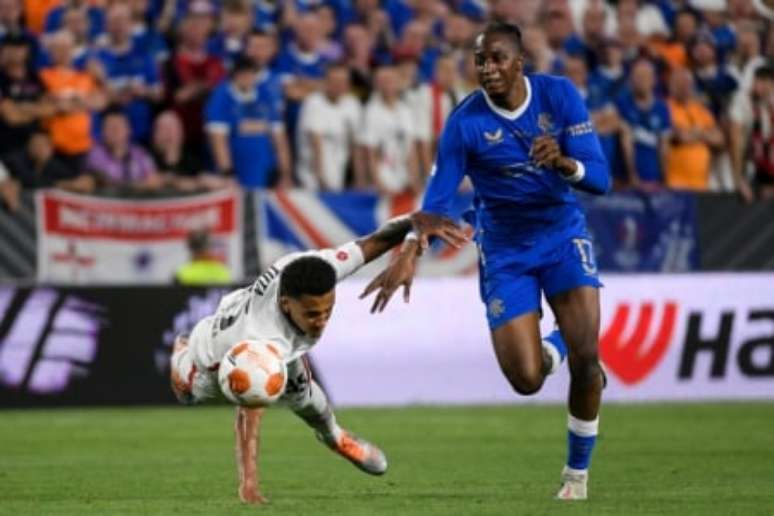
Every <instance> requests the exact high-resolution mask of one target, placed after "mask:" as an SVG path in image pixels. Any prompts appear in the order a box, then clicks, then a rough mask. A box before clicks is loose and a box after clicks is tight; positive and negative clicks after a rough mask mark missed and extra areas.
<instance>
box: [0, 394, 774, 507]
mask: <svg viewBox="0 0 774 516" xmlns="http://www.w3.org/2000/svg"><path fill="white" fill-rule="evenodd" d="M232 416H233V409H231V408H229V407H209V408H191V409H187V408H148V409H146V408H125V409H93V410H73V409H63V410H34V411H2V412H0V514H13V515H17V516H18V515H21V514H57V515H60V514H73V515H86V514H208V515H212V514H252V513H255V512H256V511H260V512H261V513H263V514H313V515H318V514H337V515H339V514H357V515H369V516H371V515H375V514H399V515H404V514H422V515H433V514H438V515H450V514H461V515H473V514H475V515H478V514H551V515H562V514H593V515H603V514H610V515H616V516H620V515H637V514H659V515H663V514H675V515H678V514H679V515H689V514H697V515H707V514H723V515H732V514H739V515H745V516H747V515H757V514H774V404H765V403H760V404H711V405H710V404H701V405H698V404H686V405H639V406H620V405H611V406H607V407H605V408H604V412H603V415H602V420H601V421H602V424H601V432H602V433H601V435H600V438H599V440H598V444H597V452H596V454H595V456H594V461H593V469H592V477H591V483H590V496H591V497H592V498H591V500H589V501H587V502H585V503H577V502H576V503H571V504H568V503H562V502H557V501H554V500H552V499H551V497H552V496H553V494H554V492H555V491H556V489H557V487H558V475H559V471H560V469H561V466H562V464H563V460H564V457H565V439H566V433H565V432H566V431H565V419H566V413H565V411H564V409H563V408H561V407H537V406H529V407H523V406H513V407H481V408H422V407H413V408H409V409H369V410H341V411H340V413H339V421H340V422H341V423H342V424H343V425H344V426H345V427H346V428H351V429H352V430H353V431H355V432H358V433H360V434H361V435H363V436H364V437H367V438H369V439H373V440H374V441H375V442H376V443H379V444H380V445H382V446H383V447H384V449H385V451H386V452H387V455H388V458H389V460H390V470H389V471H388V473H387V475H385V476H384V477H381V478H373V477H369V476H367V475H365V474H363V473H361V472H359V471H357V470H356V469H355V468H354V467H352V466H351V465H350V464H349V463H348V462H346V461H345V460H343V459H341V458H339V457H337V456H334V455H333V454H332V453H331V452H330V451H328V450H327V449H325V448H324V447H322V446H321V445H320V444H319V443H318V442H317V441H316V440H315V439H314V438H313V436H312V433H311V432H310V431H309V430H308V429H307V428H306V426H305V425H304V424H303V423H302V422H301V421H300V420H297V419H296V418H295V417H294V416H293V415H292V414H291V413H289V412H287V411H285V410H272V411H269V412H268V415H267V418H266V420H265V425H264V430H263V442H262V447H263V448H262V449H263V454H262V457H261V473H262V477H263V493H264V494H265V495H266V496H268V497H269V499H270V504H269V505H267V506H264V507H260V508H258V507H251V506H243V505H241V504H240V503H239V502H238V501H237V498H236V494H235V493H236V488H235V468H234V459H233V445H232Z"/></svg>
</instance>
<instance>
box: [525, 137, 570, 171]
mask: <svg viewBox="0 0 774 516" xmlns="http://www.w3.org/2000/svg"><path fill="white" fill-rule="evenodd" d="M529 155H530V157H531V158H532V161H534V162H535V163H536V164H537V166H539V167H546V168H559V165H560V163H561V161H562V158H563V156H562V149H561V148H560V147H559V143H558V142H557V141H556V139H555V138H554V137H553V136H549V135H547V134H544V135H542V136H538V137H537V138H535V139H534V140H532V148H531V149H530V151H529Z"/></svg>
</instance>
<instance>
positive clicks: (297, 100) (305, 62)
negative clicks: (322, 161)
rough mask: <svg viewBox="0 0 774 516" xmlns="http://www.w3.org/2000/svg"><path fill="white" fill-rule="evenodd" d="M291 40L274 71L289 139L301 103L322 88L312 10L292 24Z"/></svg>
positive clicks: (316, 25) (317, 28)
mask: <svg viewBox="0 0 774 516" xmlns="http://www.w3.org/2000/svg"><path fill="white" fill-rule="evenodd" d="M293 32H294V36H293V40H292V41H291V42H290V43H288V44H287V46H286V48H285V50H284V51H283V52H281V53H280V54H279V56H277V60H276V71H277V73H279V74H280V78H281V80H282V84H283V90H284V94H285V101H286V104H285V122H286V124H287V129H288V134H289V135H291V139H293V138H294V137H295V134H296V124H297V122H298V114H299V110H300V109H301V102H303V100H304V99H305V98H306V97H307V95H309V94H310V93H312V92H314V91H319V90H320V89H321V88H322V78H323V76H324V75H325V65H326V64H327V61H326V59H325V58H324V57H323V55H322V53H321V52H320V49H321V45H322V36H323V34H322V27H321V25H320V20H318V19H317V16H316V15H315V14H314V13H302V14H300V15H299V16H298V18H297V19H296V22H295V25H294V27H293Z"/></svg>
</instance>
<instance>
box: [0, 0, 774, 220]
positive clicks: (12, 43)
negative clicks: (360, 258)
mask: <svg viewBox="0 0 774 516" xmlns="http://www.w3.org/2000/svg"><path fill="white" fill-rule="evenodd" d="M492 19H498V20H502V21H507V22H512V23H516V24H518V25H519V26H520V27H521V29H522V33H523V44H524V52H525V54H526V57H527V64H526V66H527V70H528V72H539V73H551V74H558V75H566V76H567V77H568V78H569V79H570V80H571V81H572V82H573V83H574V84H575V85H576V86H577V88H578V89H579V90H580V92H581V93H582V95H583V97H584V98H585V99H586V103H587V107H588V109H589V112H590V114H591V117H592V119H593V121H594V124H595V126H596V128H597V131H598V133H599V136H600V141H601V144H602V147H603V150H604V152H605V154H606V155H607V157H608V161H609V163H610V168H611V174H612V175H613V177H614V179H615V185H616V187H617V188H641V189H646V190H653V189H658V188H665V187H669V188H676V189H688V190H695V191H706V190H725V191H731V190H733V191H737V192H738V193H739V194H740V195H741V196H742V198H743V199H744V200H746V201H752V200H753V199H755V198H756V197H759V198H765V197H774V150H772V141H773V140H774V129H773V128H772V127H773V126H774V68H772V61H771V59H772V56H774V30H772V19H774V2H772V1H771V0H652V1H648V0H617V1H604V0H489V1H486V0H381V1H380V0H276V1H268V0H190V1H186V0H91V1H88V0H0V199H2V203H3V204H4V205H5V206H6V207H7V208H10V209H14V208H15V207H16V206H17V205H18V195H19V190H20V189H21V188H36V187H49V186H55V187H58V188H64V189H67V190H71V191H77V192H93V191H95V190H97V189H112V190H115V191H117V192H125V191H130V190H139V191H144V192H148V191H159V190H172V191H180V192H187V191H199V190H207V189H218V188H223V187H227V186H230V185H234V184H239V185H241V186H242V187H244V188H247V189H251V188H263V187H282V188H288V187H294V186H295V187H303V188H309V189H314V190H324V191H340V190H344V189H372V190H374V191H378V192H379V193H382V194H399V193H403V192H413V193H420V192H421V191H422V189H423V186H424V183H425V181H426V178H427V176H428V174H429V173H430V170H431V168H432V162H433V155H434V152H435V147H436V144H437V141H438V138H439V137H440V134H441V132H442V129H443V124H444V120H445V119H446V117H447V116H448V115H449V113H450V111H451V110H452V109H454V107H455V106H456V105H457V104H459V103H460V101H461V100H462V99H463V98H464V97H465V95H467V94H468V93H470V92H471V91H473V90H474V89H475V88H477V82H476V73H475V72H476V70H475V63H474V60H473V56H472V53H471V49H472V45H473V42H474V39H475V37H476V35H477V33H478V31H479V30H480V29H481V28H482V27H483V25H484V24H485V23H486V22H487V21H489V20H492Z"/></svg>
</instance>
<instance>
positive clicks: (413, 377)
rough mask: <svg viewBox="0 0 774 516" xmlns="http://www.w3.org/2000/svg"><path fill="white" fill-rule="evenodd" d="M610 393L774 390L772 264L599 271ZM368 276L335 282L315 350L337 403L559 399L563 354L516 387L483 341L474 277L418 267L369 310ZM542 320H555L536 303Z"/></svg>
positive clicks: (693, 395)
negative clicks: (378, 310)
mask: <svg viewBox="0 0 774 516" xmlns="http://www.w3.org/2000/svg"><path fill="white" fill-rule="evenodd" d="M603 281H604V283H605V287H604V289H602V291H601V299H602V326H601V333H600V356H601V357H602V359H603V360H604V362H605V365H606V369H607V374H608V386H607V388H606V390H605V391H604V394H603V396H604V398H605V400H608V401H636V400H643V401H645V400H647V401H667V400H733V399H746V400H750V399H774V274H684V275H621V276H617V275H612V276H605V277H603ZM364 286H365V283H363V282H360V281H358V280H349V281H345V282H343V283H342V284H341V285H339V288H338V292H337V305H336V308H335V311H334V315H333V317H332V319H331V322H330V323H329V327H328V328H327V329H326V332H325V335H324V336H323V338H322V340H321V342H320V343H319V344H318V346H317V347H315V350H314V351H313V353H312V355H313V359H314V363H315V365H316V368H317V370H318V372H319V375H320V377H321V380H322V382H323V383H324V385H325V386H326V388H327V390H328V391H329V393H330V395H331V397H332V398H333V400H334V401H335V402H336V403H337V404H339V405H404V404H411V403H427V404H478V403H514V402H564V401H565V400H566V397H567V388H568V384H569V372H568V369H567V366H566V364H565V365H563V366H562V368H561V369H560V370H559V371H558V372H557V374H555V375H553V376H550V377H549V378H548V379H547V380H546V383H545V385H544V386H543V388H542V390H541V391H540V393H538V394H537V395H534V396H529V397H524V396H519V395H517V394H515V393H514V392H513V390H512V389H511V388H510V386H509V385H508V383H507V381H506V380H505V379H504V377H503V375H502V373H501V372H500V369H499V367H498V365H497V361H496V359H495V356H494V352H493V350H492V345H491V343H490V338H489V330H488V328H487V323H486V318H485V313H484V306H483V304H482V303H481V302H480V300H479V297H478V285H477V281H476V279H475V278H472V277H460V278H419V279H418V280H417V281H416V282H415V283H414V286H413V289H412V299H411V303H410V304H404V303H403V300H402V299H401V297H400V296H399V293H396V295H395V298H394V299H393V300H392V301H391V303H390V305H389V306H388V308H387V310H386V311H385V312H384V313H382V314H376V315H370V314H369V313H368V310H369V307H370V303H368V302H364V301H361V300H358V299H357V296H358V294H359V293H360V291H361V290H362V288H363V287H364ZM544 314H545V315H544V317H543V320H542V323H541V326H542V327H543V330H544V332H545V331H550V330H551V329H552V327H553V316H552V314H551V311H550V308H548V306H547V305H546V306H544Z"/></svg>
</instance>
